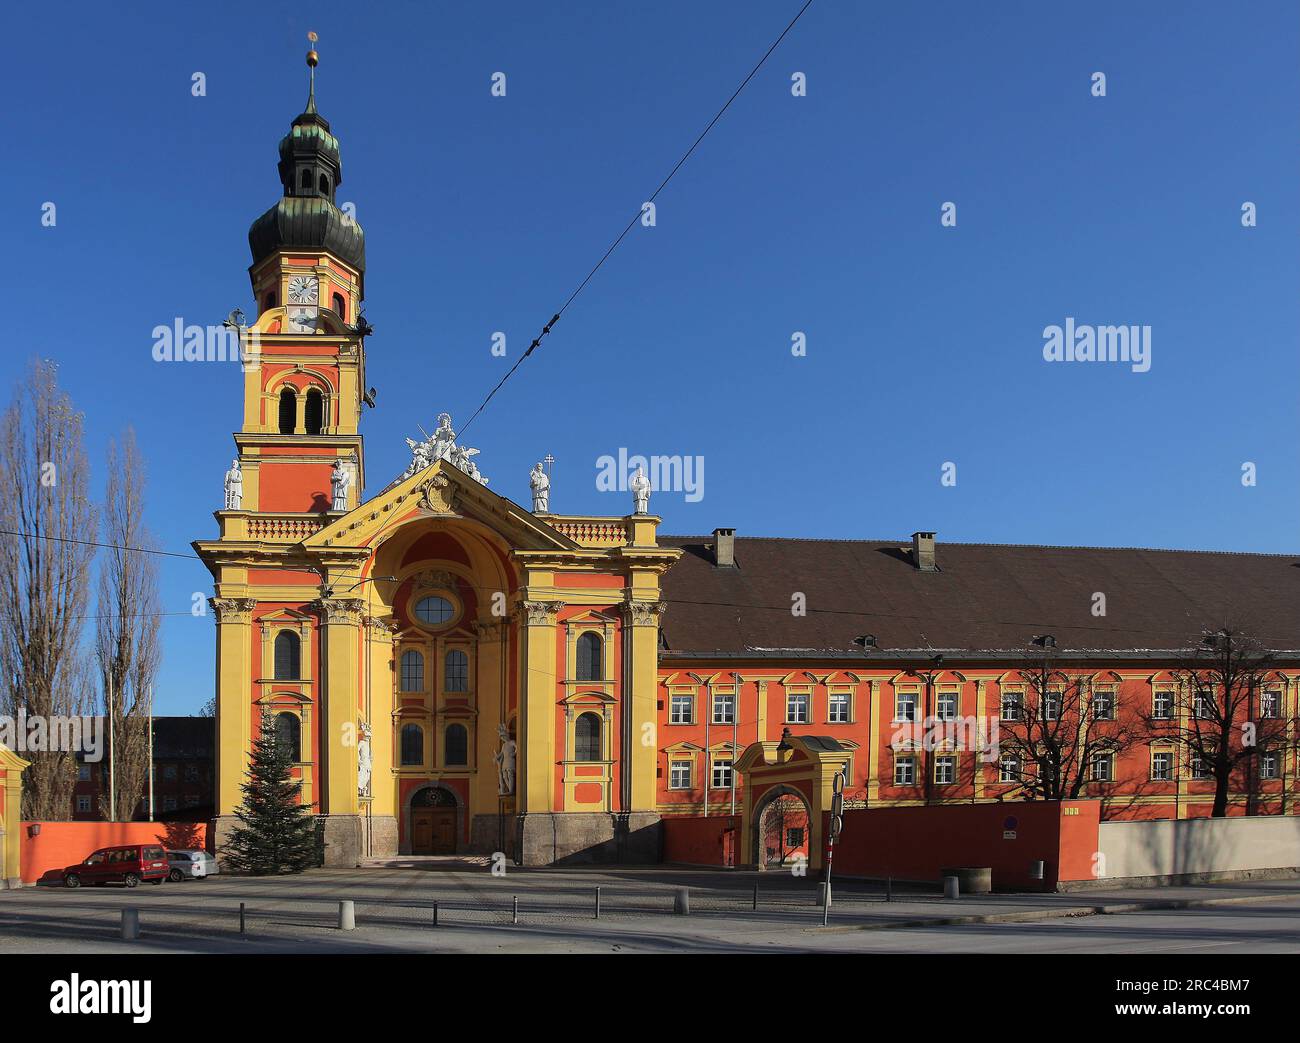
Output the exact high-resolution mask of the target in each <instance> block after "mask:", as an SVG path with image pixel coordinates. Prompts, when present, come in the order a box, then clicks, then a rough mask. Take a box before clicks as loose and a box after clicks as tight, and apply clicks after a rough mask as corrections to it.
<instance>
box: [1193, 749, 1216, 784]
mask: <svg viewBox="0 0 1300 1043" xmlns="http://www.w3.org/2000/svg"><path fill="white" fill-rule="evenodd" d="M1212 774H1214V773H1213V772H1212V771H1210V764H1209V761H1207V760H1206V759H1205V758H1204V757H1202V756H1201V755H1200V754H1199V753H1193V754H1192V778H1194V779H1201V780H1204V779H1208V778H1209V777H1210V776H1211V775H1212Z"/></svg>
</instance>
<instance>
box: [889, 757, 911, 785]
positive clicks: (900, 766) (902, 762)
mask: <svg viewBox="0 0 1300 1043" xmlns="http://www.w3.org/2000/svg"><path fill="white" fill-rule="evenodd" d="M894 785H895V786H914V785H916V758H915V757H912V756H907V757H895V758H894Z"/></svg>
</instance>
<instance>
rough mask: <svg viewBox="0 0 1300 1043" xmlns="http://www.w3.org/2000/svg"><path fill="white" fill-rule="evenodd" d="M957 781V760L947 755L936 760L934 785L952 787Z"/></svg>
mask: <svg viewBox="0 0 1300 1043" xmlns="http://www.w3.org/2000/svg"><path fill="white" fill-rule="evenodd" d="M956 781H957V758H956V757H955V756H954V755H952V754H948V753H945V754H944V755H943V756H941V757H936V758H935V759H934V783H935V785H936V786H951V785H952V784H953V783H954V782H956Z"/></svg>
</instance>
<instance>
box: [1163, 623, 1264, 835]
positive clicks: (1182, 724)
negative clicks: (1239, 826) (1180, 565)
mask: <svg viewBox="0 0 1300 1043" xmlns="http://www.w3.org/2000/svg"><path fill="white" fill-rule="evenodd" d="M1277 669H1278V667H1277V661H1276V657H1275V655H1274V654H1273V652H1272V651H1270V650H1269V649H1268V648H1266V647H1265V646H1264V645H1263V644H1262V643H1261V642H1259V641H1258V640H1256V639H1255V638H1253V637H1250V636H1249V635H1248V634H1246V633H1244V632H1243V631H1241V630H1234V629H1232V628H1231V627H1227V626H1225V627H1223V628H1221V629H1219V630H1217V631H1215V632H1214V633H1212V634H1208V635H1206V636H1205V637H1204V638H1203V639H1202V640H1201V643H1200V644H1199V645H1198V646H1197V647H1196V648H1195V649H1193V650H1192V651H1190V652H1188V653H1187V654H1186V655H1184V656H1182V657H1181V658H1180V661H1179V663H1178V666H1177V668H1176V669H1174V670H1173V671H1172V672H1171V673H1172V676H1173V679H1174V682H1175V685H1176V687H1175V690H1174V692H1173V693H1172V705H1170V706H1164V705H1160V706H1155V705H1153V706H1152V709H1151V711H1150V712H1149V713H1146V714H1144V718H1145V722H1146V727H1147V730H1148V732H1149V734H1150V736H1151V738H1153V739H1157V740H1163V741H1165V742H1168V743H1171V744H1172V745H1174V746H1176V747H1179V748H1181V749H1182V750H1184V751H1185V752H1186V754H1187V757H1188V759H1189V760H1190V762H1191V763H1192V765H1193V766H1194V767H1196V768H1199V769H1200V775H1201V777H1203V778H1206V779H1207V780H1208V779H1212V780H1213V781H1214V806H1213V810H1212V811H1211V812H1210V814H1211V816H1212V817H1213V818H1223V817H1224V816H1226V815H1227V813H1228V798H1229V795H1230V794H1231V792H1232V790H1233V784H1234V783H1237V784H1238V787H1239V788H1240V789H1244V790H1245V791H1246V793H1247V799H1248V801H1251V802H1252V805H1251V806H1248V807H1247V812H1248V813H1249V812H1252V811H1253V810H1254V807H1253V799H1254V796H1255V793H1256V789H1257V787H1258V781H1259V778H1260V771H1259V767H1260V764H1259V759H1260V756H1261V754H1265V753H1272V754H1275V755H1276V754H1279V753H1280V751H1281V750H1282V749H1283V747H1284V746H1285V745H1286V742H1287V722H1286V720H1285V718H1284V716H1283V712H1282V699H1281V697H1280V696H1281V692H1282V690H1283V682H1282V679H1281V675H1279V674H1278V672H1277ZM1274 692H1276V693H1277V699H1276V705H1271V703H1270V697H1271V694H1272V693H1274ZM1243 775H1244V776H1245V777H1244V778H1243V777H1242V776H1243Z"/></svg>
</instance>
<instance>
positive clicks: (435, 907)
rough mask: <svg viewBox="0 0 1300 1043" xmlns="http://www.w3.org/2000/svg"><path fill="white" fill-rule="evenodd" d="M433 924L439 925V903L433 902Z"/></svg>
mask: <svg viewBox="0 0 1300 1043" xmlns="http://www.w3.org/2000/svg"><path fill="white" fill-rule="evenodd" d="M433 926H434V927H437V926H438V903H437V902H434V903H433Z"/></svg>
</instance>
